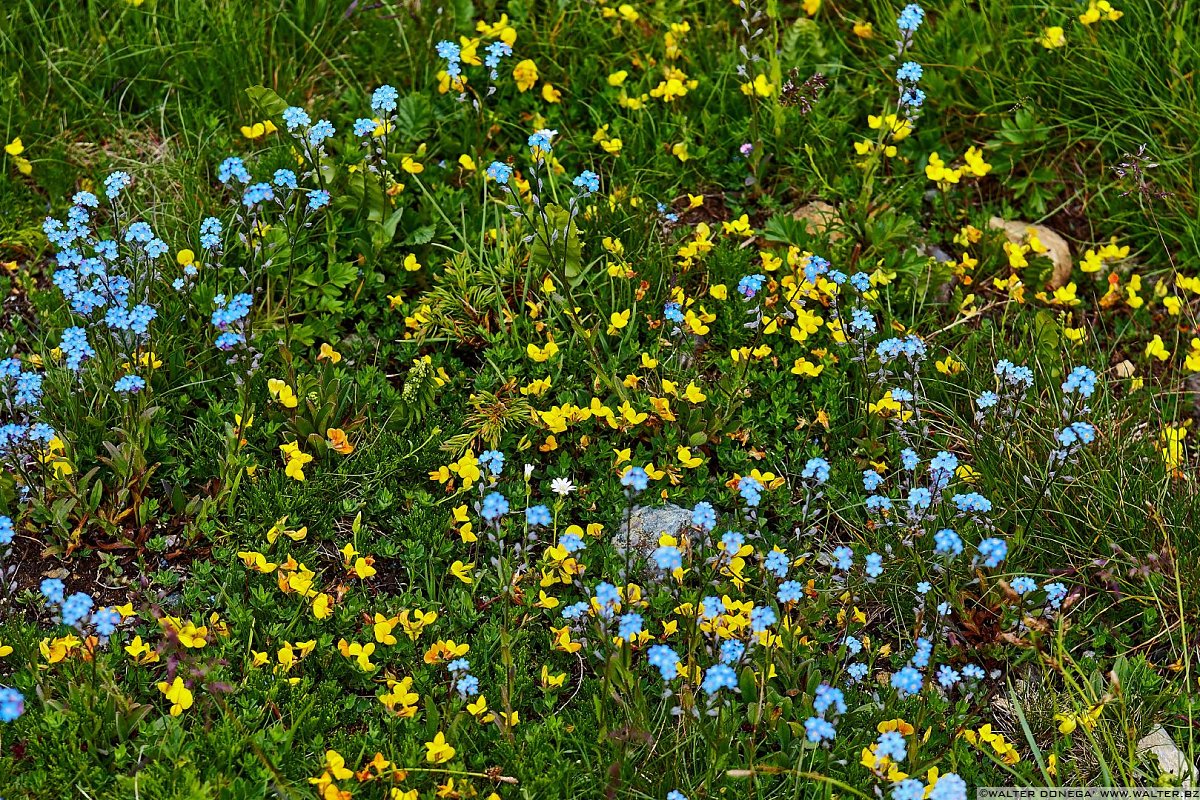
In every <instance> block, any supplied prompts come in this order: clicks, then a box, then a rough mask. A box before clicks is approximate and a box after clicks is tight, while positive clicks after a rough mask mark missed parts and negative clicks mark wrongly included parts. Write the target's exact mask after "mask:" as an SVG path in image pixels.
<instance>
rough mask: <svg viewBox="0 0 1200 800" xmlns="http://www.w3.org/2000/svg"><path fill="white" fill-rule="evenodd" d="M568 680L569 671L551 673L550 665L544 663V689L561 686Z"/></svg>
mask: <svg viewBox="0 0 1200 800" xmlns="http://www.w3.org/2000/svg"><path fill="white" fill-rule="evenodd" d="M566 680H567V673H565V672H560V673H559V674H558V675H551V674H550V667H549V666H547V665H546V664H543V665H542V689H543V690H549V689H558V688H561V687H562V685H563V684H564V683H565V682H566Z"/></svg>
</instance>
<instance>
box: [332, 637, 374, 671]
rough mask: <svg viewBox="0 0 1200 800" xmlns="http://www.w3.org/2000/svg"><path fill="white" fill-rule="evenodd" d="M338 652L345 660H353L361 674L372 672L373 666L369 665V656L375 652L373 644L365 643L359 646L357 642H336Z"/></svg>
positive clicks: (343, 640) (342, 640)
mask: <svg viewBox="0 0 1200 800" xmlns="http://www.w3.org/2000/svg"><path fill="white" fill-rule="evenodd" d="M338 652H340V653H341V654H342V656H343V657H345V658H350V659H353V660H354V661H355V662H357V663H358V668H359V669H361V670H362V671H363V672H372V671H374V669H375V665H374V664H372V663H371V655H372V654H373V653H374V652H375V643H374V642H367V643H366V644H359V643H358V642H354V643H350V642H347V641H346V640H345V639H340V640H338Z"/></svg>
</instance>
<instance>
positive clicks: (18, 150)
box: [4, 136, 33, 175]
mask: <svg viewBox="0 0 1200 800" xmlns="http://www.w3.org/2000/svg"><path fill="white" fill-rule="evenodd" d="M4 152H6V153H8V155H9V157H11V158H12V160H13V164H15V165H16V167H17V172H20V173H21V174H22V175H30V174H32V173H33V163H32V162H31V161H30V160H29V159H27V158H25V157H24V156H22V155H21V154H22V153H24V152H25V145H24V143H23V142H22V141H21V137H20V136H18V137H17V138H15V139H13V140H12V141H11V142H9V143H8V144H6V145H4Z"/></svg>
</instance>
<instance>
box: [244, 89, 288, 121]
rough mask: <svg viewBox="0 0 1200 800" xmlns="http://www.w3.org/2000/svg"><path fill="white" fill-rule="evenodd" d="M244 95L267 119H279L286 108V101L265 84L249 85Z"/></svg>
mask: <svg viewBox="0 0 1200 800" xmlns="http://www.w3.org/2000/svg"><path fill="white" fill-rule="evenodd" d="M246 96H247V97H249V98H250V102H251V103H252V104H253V105H254V107H255V108H256V109H258V111H259V112H260V113H261V114H262V115H263V116H264V117H265V118H267V119H279V118H280V117H281V116H283V112H284V110H285V109H287V108H288V102H287V101H286V100H284V99H283V98H282V97H280V96H279V95H277V94H276V93H275V92H274V91H273V90H271V89H268V88H267V87H265V86H251V87H249V88H248V89H246Z"/></svg>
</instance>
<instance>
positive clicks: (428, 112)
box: [396, 94, 433, 142]
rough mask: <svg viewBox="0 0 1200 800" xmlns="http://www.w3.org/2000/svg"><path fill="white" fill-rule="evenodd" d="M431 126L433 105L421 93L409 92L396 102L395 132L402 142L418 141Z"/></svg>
mask: <svg viewBox="0 0 1200 800" xmlns="http://www.w3.org/2000/svg"><path fill="white" fill-rule="evenodd" d="M432 126H433V107H432V106H431V105H430V103H429V98H428V97H426V96H425V95H423V94H409V95H405V96H404V97H401V98H400V99H399V100H398V101H397V102H396V133H397V135H399V136H400V137H403V138H402V141H404V142H419V141H421V140H422V139H424V138H425V134H426V133H427V132H428V130H429V128H431V127H432Z"/></svg>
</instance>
